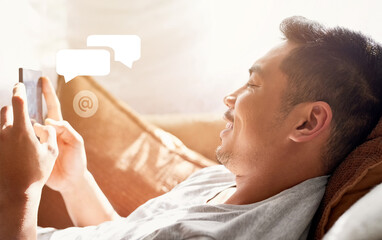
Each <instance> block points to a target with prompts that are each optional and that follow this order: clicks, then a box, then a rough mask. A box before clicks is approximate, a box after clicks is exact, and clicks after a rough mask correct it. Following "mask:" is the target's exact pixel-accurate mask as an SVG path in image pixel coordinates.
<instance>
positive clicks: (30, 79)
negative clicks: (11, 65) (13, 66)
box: [19, 68, 43, 124]
mask: <svg viewBox="0 0 382 240" xmlns="http://www.w3.org/2000/svg"><path fill="white" fill-rule="evenodd" d="M41 76H42V72H41V71H35V70H31V69H25V68H19V82H22V83H24V85H25V90H26V93H27V101H28V113H29V118H30V119H34V120H35V121H36V122H38V123H40V124H43V117H42V90H41V79H40V78H41Z"/></svg>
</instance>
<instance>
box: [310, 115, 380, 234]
mask: <svg viewBox="0 0 382 240" xmlns="http://www.w3.org/2000/svg"><path fill="white" fill-rule="evenodd" d="M381 182H382V119H381V120H380V121H379V123H378V124H377V126H376V127H375V128H374V130H373V131H372V133H371V134H370V135H369V136H368V138H367V139H366V141H365V142H364V143H363V144H361V145H360V146H358V147H357V148H356V149H355V150H354V151H352V152H351V153H350V154H349V155H348V156H347V157H346V159H345V160H344V161H343V162H342V163H341V164H340V165H339V166H338V167H337V169H336V170H335V171H334V173H333V174H332V176H331V177H330V179H329V182H328V185H327V187H326V191H325V195H324V197H323V200H322V201H321V204H320V207H319V209H318V211H317V213H316V215H315V217H314V220H313V223H312V227H311V231H310V239H313V238H314V239H321V238H322V237H323V236H324V234H325V233H326V232H328V230H329V229H330V228H331V227H332V226H333V224H334V223H335V222H336V221H337V219H338V218H339V217H340V216H341V215H342V214H343V213H344V212H345V211H346V210H347V209H349V208H350V206H352V205H353V204H354V203H355V202H356V201H357V200H358V199H360V198H361V197H362V196H364V195H365V194H366V193H367V192H369V191H370V189H372V188H373V187H374V186H376V185H378V184H379V183H381Z"/></svg>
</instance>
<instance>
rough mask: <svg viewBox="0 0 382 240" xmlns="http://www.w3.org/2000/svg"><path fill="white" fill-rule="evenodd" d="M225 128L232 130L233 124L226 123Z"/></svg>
mask: <svg viewBox="0 0 382 240" xmlns="http://www.w3.org/2000/svg"><path fill="white" fill-rule="evenodd" d="M225 127H226V128H232V127H233V123H230V122H228V123H227V124H226V125H225Z"/></svg>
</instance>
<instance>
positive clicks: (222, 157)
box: [215, 146, 232, 166]
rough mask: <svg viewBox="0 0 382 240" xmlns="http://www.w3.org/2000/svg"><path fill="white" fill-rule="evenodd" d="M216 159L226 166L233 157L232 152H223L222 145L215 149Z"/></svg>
mask: <svg viewBox="0 0 382 240" xmlns="http://www.w3.org/2000/svg"><path fill="white" fill-rule="evenodd" d="M215 156H216V160H217V161H218V162H219V163H220V164H223V165H224V166H226V165H227V164H228V162H229V160H230V159H231V158H232V153H231V152H223V151H222V150H221V146H219V147H218V148H217V149H216V151H215Z"/></svg>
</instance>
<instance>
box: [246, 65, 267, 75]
mask: <svg viewBox="0 0 382 240" xmlns="http://www.w3.org/2000/svg"><path fill="white" fill-rule="evenodd" d="M248 71H249V75H250V76H251V75H252V73H257V74H259V75H260V76H261V77H262V76H263V75H264V72H263V69H262V68H261V67H260V65H254V66H252V67H251V68H250V69H249V70H248Z"/></svg>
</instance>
